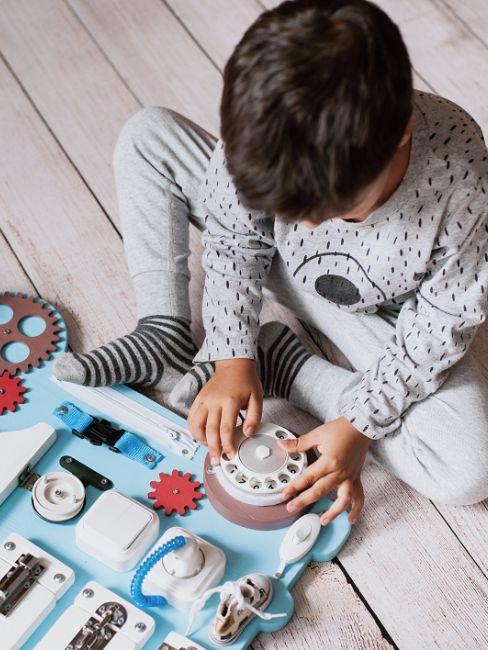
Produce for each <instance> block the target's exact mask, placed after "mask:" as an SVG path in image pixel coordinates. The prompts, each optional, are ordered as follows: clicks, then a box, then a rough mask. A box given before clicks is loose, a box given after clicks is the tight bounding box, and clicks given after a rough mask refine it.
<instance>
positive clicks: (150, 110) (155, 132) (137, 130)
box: [114, 106, 180, 162]
mask: <svg viewBox="0 0 488 650" xmlns="http://www.w3.org/2000/svg"><path fill="white" fill-rule="evenodd" d="M179 117H180V115H179V114H178V113H176V112H175V111H173V110H171V109H170V108H166V107H163V106H149V107H146V108H142V109H141V110H140V111H138V112H137V113H135V114H134V115H133V116H132V117H131V118H129V120H128V121H127V122H126V123H125V124H124V126H123V128H122V131H121V132H120V135H119V137H118V140H117V145H116V147H115V152H114V160H115V161H116V162H117V161H118V160H119V159H120V158H123V157H124V154H125V152H126V151H134V149H136V150H139V151H144V150H146V149H147V148H148V146H150V145H151V143H152V142H154V141H155V139H157V140H158V141H165V140H167V139H169V136H170V134H171V133H173V132H174V131H175V130H176V129H177V128H178V125H179V119H178V118H179Z"/></svg>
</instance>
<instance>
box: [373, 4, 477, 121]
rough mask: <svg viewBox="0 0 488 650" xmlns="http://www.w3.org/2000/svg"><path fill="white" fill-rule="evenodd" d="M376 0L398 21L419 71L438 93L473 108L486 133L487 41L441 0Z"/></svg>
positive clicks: (467, 107) (472, 112) (472, 110)
mask: <svg viewBox="0 0 488 650" xmlns="http://www.w3.org/2000/svg"><path fill="white" fill-rule="evenodd" d="M377 4H378V5H379V6H380V7H382V8H383V9H384V10H385V11H386V12H387V13H388V14H389V16H390V17H391V18H392V19H393V20H395V21H396V22H398V23H399V25H400V27H401V30H402V33H403V36H404V38H405V41H406V43H407V46H408V47H409V50H410V55H411V58H412V63H413V66H414V68H415V69H416V70H417V72H418V73H419V74H420V75H421V76H422V77H423V78H424V79H425V80H426V81H427V82H428V83H429V84H430V85H431V86H432V87H433V88H434V89H435V91H436V92H437V93H439V94H440V95H443V96H445V97H448V98H449V99H451V100H453V101H454V102H456V103H458V104H460V105H461V106H462V107H463V108H465V109H466V110H467V111H468V112H469V113H471V114H472V115H473V117H474V118H475V119H476V120H478V122H480V124H481V127H482V128H483V130H484V131H485V132H486V133H488V102H487V101H486V95H487V79H488V56H487V50H486V46H484V45H483V44H482V43H480V41H479V40H477V39H476V38H473V36H472V33H471V32H470V31H469V30H468V29H467V28H466V26H465V25H464V24H463V23H462V22H461V21H460V20H457V19H456V17H455V16H454V15H453V13H452V11H451V10H450V8H449V7H446V5H445V4H444V2H443V1H442V0H408V2H407V1H406V0H402V1H401V2H399V1H398V0H377ZM459 4H465V3H459ZM466 4H468V3H466ZM456 6H458V3H456Z"/></svg>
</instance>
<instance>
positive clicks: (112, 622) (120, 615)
mask: <svg viewBox="0 0 488 650" xmlns="http://www.w3.org/2000/svg"><path fill="white" fill-rule="evenodd" d="M95 614H96V616H95V615H94V616H90V618H89V619H88V620H87V622H86V623H85V624H84V625H83V627H82V628H81V630H79V632H78V633H77V634H76V636H75V637H74V638H73V640H72V641H70V643H68V645H67V646H66V648H65V650H102V649H103V648H105V646H107V645H108V644H109V643H110V641H112V639H113V638H114V636H115V635H116V634H117V632H118V630H120V629H121V628H122V627H123V625H124V624H125V622H126V621H127V611H126V609H125V608H124V607H122V605H120V604H119V603H115V602H109V603H104V604H103V605H100V607H99V608H98V609H97V611H96V612H95Z"/></svg>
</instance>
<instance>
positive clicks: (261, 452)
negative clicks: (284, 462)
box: [256, 445, 271, 460]
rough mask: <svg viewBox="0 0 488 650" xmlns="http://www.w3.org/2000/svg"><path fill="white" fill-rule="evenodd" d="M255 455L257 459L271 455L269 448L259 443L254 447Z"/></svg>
mask: <svg viewBox="0 0 488 650" xmlns="http://www.w3.org/2000/svg"><path fill="white" fill-rule="evenodd" d="M256 456H257V457H258V458H259V460H264V459H265V458H269V457H270V456H271V449H270V448H269V447H266V445H259V447H256Z"/></svg>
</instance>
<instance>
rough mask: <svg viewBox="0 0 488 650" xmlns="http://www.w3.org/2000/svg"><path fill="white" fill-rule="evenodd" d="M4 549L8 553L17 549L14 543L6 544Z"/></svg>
mask: <svg viewBox="0 0 488 650" xmlns="http://www.w3.org/2000/svg"><path fill="white" fill-rule="evenodd" d="M3 548H4V549H5V550H6V551H13V550H14V548H15V544H14V543H13V542H5V544H4V545H3Z"/></svg>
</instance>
